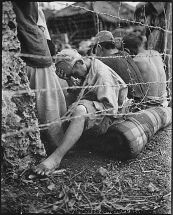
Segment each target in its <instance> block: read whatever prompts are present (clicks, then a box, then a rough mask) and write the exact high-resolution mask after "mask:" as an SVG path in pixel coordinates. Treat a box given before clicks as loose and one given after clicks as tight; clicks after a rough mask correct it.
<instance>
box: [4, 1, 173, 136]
mask: <svg viewBox="0 0 173 215" xmlns="http://www.w3.org/2000/svg"><path fill="white" fill-rule="evenodd" d="M61 4H65V3H61ZM66 5H67V4H66ZM120 5H121V3H120ZM69 6H71V7H74V8H80V9H83V10H86V11H87V12H91V13H95V14H96V17H97V26H98V30H99V16H98V15H105V16H109V17H112V18H115V19H118V20H121V21H125V22H129V23H132V24H139V25H141V26H144V27H147V28H149V29H150V28H152V29H159V30H162V31H164V32H166V33H171V34H172V31H169V30H167V29H163V28H161V27H159V26H150V25H147V24H144V23H142V22H137V21H132V20H128V19H124V18H120V16H119V13H120V7H119V10H118V16H115V15H111V14H108V13H103V12H98V11H95V10H94V11H93V10H90V9H87V8H85V7H81V6H76V5H73V4H71V5H69ZM171 50H172V49H171ZM171 53H172V52H171V51H170V54H168V53H165V52H164V53H159V54H155V55H153V54H150V55H147V56H146V55H145V57H153V56H158V55H159V56H160V55H163V56H169V57H172V54H171ZM7 54H9V55H10V56H15V57H32V58H37V59H50V57H47V56H41V55H35V54H24V53H16V52H12V51H9V52H6V55H7ZM3 55H4V54H2V56H3ZM4 56H5V55H4ZM128 56H131V57H133V55H128ZM128 56H109V57H97V56H92V57H94V58H99V59H101V58H121V57H122V58H127V57H128ZM82 57H83V56H82ZM88 57H90V56H88ZM137 57H141V58H143V56H137ZM56 58H58V56H53V59H56ZM83 58H86V57H83ZM128 71H129V72H130V70H128ZM171 82H172V77H170V78H169V80H168V81H165V82H159V81H155V82H145V83H128V84H126V85H127V86H138V85H149V84H156V83H158V84H159V83H166V84H167V83H171ZM120 85H121V84H119V86H120ZM104 86H105V85H95V86H68V87H61V89H49V91H57V90H64V89H67V90H68V89H82V90H83V91H84V90H85V89H90V88H95V87H104ZM107 87H117V85H114V86H107ZM3 91H8V93H9V95H10V96H19V95H21V94H23V93H36V92H40V91H43V92H44V91H47V89H30V88H29V89H26V90H16V91H13V90H9V89H5V90H4V89H3V90H2V92H3ZM79 99H80V97H79ZM160 99H161V98H160ZM78 102H79V100H78V101H76V102H75V104H78ZM150 102H151V103H152V102H156V104H157V102H158V99H150ZM139 105H142V106H143V107H144V108H145V107H148V105H147V103H146V102H145V101H143V100H141V101H140V102H138V103H135V106H136V107H137V106H139ZM74 107H76V106H74ZM129 107H130V106H129V105H128V106H123V108H129ZM112 110H115V108H110V109H106V110H102V111H96V112H93V113H87V114H85V115H82V116H83V117H91V115H93V114H94V118H96V117H95V115H98V117H99V116H100V115H102V116H112V114H109V113H108V112H109V111H112ZM144 111H145V109H144V110H140V111H138V112H135V113H133V112H128V113H117V114H116V116H117V118H119V117H124V118H125V117H126V116H128V115H139V114H142V113H144ZM72 113H73V111H72V109H70V111H67V113H66V114H65V115H64V116H62V117H61V118H60V119H59V120H56V121H53V122H50V123H45V124H38V126H31V127H28V128H23V129H20V130H18V131H13V132H7V133H5V134H2V135H1V137H2V139H5V138H7V137H10V136H14V135H17V134H20V133H22V132H23V133H26V132H30V131H35V130H39V131H41V130H46V129H48V127H49V126H50V125H52V124H56V123H58V124H59V123H64V122H66V121H71V120H73V119H75V118H79V117H81V116H70V114H72ZM68 114H69V115H68Z"/></svg>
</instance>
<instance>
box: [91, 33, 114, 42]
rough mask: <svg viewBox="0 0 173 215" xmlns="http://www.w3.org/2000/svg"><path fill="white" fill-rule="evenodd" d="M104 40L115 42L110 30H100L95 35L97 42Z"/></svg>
mask: <svg viewBox="0 0 173 215" xmlns="http://www.w3.org/2000/svg"><path fill="white" fill-rule="evenodd" d="M102 42H115V39H114V36H113V34H112V33H111V32H110V31H106V30H105V31H100V32H99V33H97V34H96V36H95V44H97V43H102Z"/></svg>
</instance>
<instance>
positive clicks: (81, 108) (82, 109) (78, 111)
mask: <svg viewBox="0 0 173 215" xmlns="http://www.w3.org/2000/svg"><path fill="white" fill-rule="evenodd" d="M86 114H87V109H86V107H85V106H84V105H78V106H77V108H76V111H75V116H82V115H86Z"/></svg>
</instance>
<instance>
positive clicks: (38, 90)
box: [2, 77, 172, 95]
mask: <svg viewBox="0 0 173 215" xmlns="http://www.w3.org/2000/svg"><path fill="white" fill-rule="evenodd" d="M171 79H172V77H171V78H170V80H168V81H150V82H145V83H134V84H133V83H128V84H126V85H127V86H138V85H149V84H164V83H165V84H166V83H172V80H171ZM121 85H122V86H124V84H121V83H119V84H117V85H110V86H108V85H94V86H68V87H61V88H60V89H57V88H51V89H49V91H61V90H68V89H92V88H96V87H105V86H107V87H117V86H121ZM2 91H8V93H9V94H10V95H16V94H18V95H20V94H25V93H29V94H30V93H37V92H46V91H48V90H47V89H46V88H42V89H30V88H29V89H26V90H16V91H13V90H9V89H5V90H4V89H3V90H2Z"/></svg>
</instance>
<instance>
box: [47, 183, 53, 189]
mask: <svg viewBox="0 0 173 215" xmlns="http://www.w3.org/2000/svg"><path fill="white" fill-rule="evenodd" d="M47 189H49V190H53V189H55V184H54V183H52V184H50V185H49V186H48V187H47Z"/></svg>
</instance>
